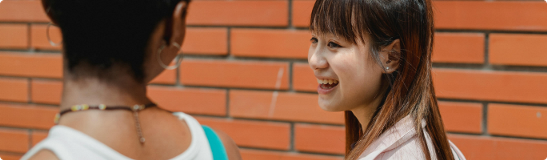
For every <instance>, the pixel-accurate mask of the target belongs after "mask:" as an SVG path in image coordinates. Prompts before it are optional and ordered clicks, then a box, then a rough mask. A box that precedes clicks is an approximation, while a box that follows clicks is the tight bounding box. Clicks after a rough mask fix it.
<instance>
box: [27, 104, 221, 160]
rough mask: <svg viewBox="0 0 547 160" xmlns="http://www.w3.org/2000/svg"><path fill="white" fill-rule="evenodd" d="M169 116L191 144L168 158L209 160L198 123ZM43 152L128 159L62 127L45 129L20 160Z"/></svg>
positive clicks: (66, 158)
mask: <svg viewBox="0 0 547 160" xmlns="http://www.w3.org/2000/svg"><path fill="white" fill-rule="evenodd" d="M173 115H175V116H177V117H178V118H179V119H180V120H184V121H186V123H187V124H188V128H190V133H191V134H192V142H191V143H190V146H189V147H188V149H186V151H184V152H182V153H181V154H179V155H177V156H176V157H173V158H171V159H173V160H212V159H213V156H212V153H211V148H210V147H209V141H208V140H207V137H206V136H205V133H204V131H203V128H202V127H201V125H200V124H199V123H198V121H196V119H194V118H193V117H192V116H190V115H187V114H185V113H182V112H175V113H173ZM43 149H46V150H50V151H51V152H53V153H54V154H55V155H56V156H57V157H58V158H59V159H61V160H72V159H78V160H88V159H89V160H110V159H112V160H126V159H127V160H128V159H131V158H129V157H126V156H124V155H122V154H120V153H118V152H116V151H115V150H114V149H112V148H110V147H108V146H107V145H105V144H103V143H101V142H99V141H97V140H95V139H93V138H92V137H90V136H88V135H86V134H84V133H82V132H80V131H78V130H75V129H72V128H70V127H66V126H62V125H56V126H54V127H52V128H51V129H50V130H49V135H48V137H47V138H46V139H44V140H43V141H41V142H40V143H38V144H36V146H34V147H33V148H32V149H30V150H29V151H28V152H27V153H26V154H25V155H24V156H23V157H22V158H21V159H22V160H27V159H29V158H30V157H32V156H33V155H34V154H36V153H38V151H40V150H43Z"/></svg>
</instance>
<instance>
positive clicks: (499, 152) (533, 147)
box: [448, 135, 547, 160]
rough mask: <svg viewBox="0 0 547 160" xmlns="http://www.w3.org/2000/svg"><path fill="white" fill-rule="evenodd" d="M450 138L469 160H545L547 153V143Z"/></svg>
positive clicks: (464, 137) (509, 139)
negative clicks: (546, 153)
mask: <svg viewBox="0 0 547 160" xmlns="http://www.w3.org/2000/svg"><path fill="white" fill-rule="evenodd" d="M448 138H449V139H450V140H451V141H452V142H453V143H454V144H455V145H456V146H458V148H459V149H460V151H462V153H463V155H464V156H465V158H467V159H481V160H511V159H543V158H545V151H547V142H545V141H533V140H521V139H513V138H492V137H482V136H469V135H449V136H448Z"/></svg>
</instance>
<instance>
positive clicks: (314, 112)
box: [229, 90, 344, 124]
mask: <svg viewBox="0 0 547 160" xmlns="http://www.w3.org/2000/svg"><path fill="white" fill-rule="evenodd" d="M229 105H230V115H231V116H234V117H242V118H258V119H272V120H285V121H301V122H316V123H330V124H342V123H343V117H344V115H343V114H342V113H339V112H338V113H334V112H327V111H323V110H321V109H320V108H319V105H318V104H317V96H316V95H313V94H298V93H296V94H295V93H279V92H277V93H275V92H265V91H242V90H231V91H230V104H229Z"/></svg>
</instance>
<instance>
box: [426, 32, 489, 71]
mask: <svg viewBox="0 0 547 160" xmlns="http://www.w3.org/2000/svg"><path fill="white" fill-rule="evenodd" d="M433 44H434V47H433V55H432V57H431V59H432V61H433V62H440V63H479V64H480V63H484V34H481V33H435V42H434V43H433Z"/></svg>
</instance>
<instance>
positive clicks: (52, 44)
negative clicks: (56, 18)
mask: <svg viewBox="0 0 547 160" xmlns="http://www.w3.org/2000/svg"><path fill="white" fill-rule="evenodd" d="M51 26H55V25H54V24H53V23H51V22H49V24H48V25H47V27H46V37H47V41H49V44H50V45H51V46H58V45H59V44H61V43H63V41H61V42H59V43H53V41H51V39H50V38H49V27H51Z"/></svg>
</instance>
